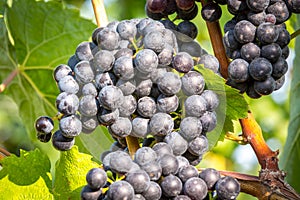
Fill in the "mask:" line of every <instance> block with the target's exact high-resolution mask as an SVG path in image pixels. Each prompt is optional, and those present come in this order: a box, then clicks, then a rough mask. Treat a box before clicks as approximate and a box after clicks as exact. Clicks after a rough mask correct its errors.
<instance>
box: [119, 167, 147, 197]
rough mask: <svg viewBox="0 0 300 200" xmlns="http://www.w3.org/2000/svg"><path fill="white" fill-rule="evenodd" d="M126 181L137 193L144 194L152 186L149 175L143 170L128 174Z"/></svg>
mask: <svg viewBox="0 0 300 200" xmlns="http://www.w3.org/2000/svg"><path fill="white" fill-rule="evenodd" d="M125 181H127V182H128V183H130V185H131V186H132V187H133V189H134V192H135V193H142V192H144V191H145V190H146V189H147V187H148V186H149V184H150V178H149V176H148V174H147V173H146V172H145V171H144V170H141V169H138V170H134V171H130V172H128V173H127V174H126V178H125Z"/></svg>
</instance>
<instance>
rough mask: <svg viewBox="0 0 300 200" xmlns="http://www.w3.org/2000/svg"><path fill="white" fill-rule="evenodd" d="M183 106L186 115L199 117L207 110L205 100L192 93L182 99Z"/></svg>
mask: <svg viewBox="0 0 300 200" xmlns="http://www.w3.org/2000/svg"><path fill="white" fill-rule="evenodd" d="M184 107H185V113H186V115H187V116H191V117H201V116H202V115H203V114H204V113H205V111H206V110H207V102H206V100H205V99H204V98H203V97H202V96H200V95H192V96H189V97H188V98H187V99H186V100H185V101H184Z"/></svg>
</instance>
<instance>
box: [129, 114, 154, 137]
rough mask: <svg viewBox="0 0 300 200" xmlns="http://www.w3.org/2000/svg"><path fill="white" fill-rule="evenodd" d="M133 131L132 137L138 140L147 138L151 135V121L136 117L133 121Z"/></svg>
mask: <svg viewBox="0 0 300 200" xmlns="http://www.w3.org/2000/svg"><path fill="white" fill-rule="evenodd" d="M131 124H132V131H131V133H130V135H132V136H134V137H138V138H145V137H146V136H147V134H148V133H150V129H149V119H146V118H142V117H136V118H134V119H133V120H132V122H131Z"/></svg>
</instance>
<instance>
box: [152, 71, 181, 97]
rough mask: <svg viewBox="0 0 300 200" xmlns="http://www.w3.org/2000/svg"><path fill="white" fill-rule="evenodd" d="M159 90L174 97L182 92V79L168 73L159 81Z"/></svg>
mask: <svg viewBox="0 0 300 200" xmlns="http://www.w3.org/2000/svg"><path fill="white" fill-rule="evenodd" d="M157 86H158V88H159V90H160V91H161V92H162V93H163V94H165V95H174V94H176V93H178V92H179V91H180V88H181V81H180V77H179V76H178V75H177V74H174V73H173V72H166V73H165V74H164V76H163V77H161V78H160V79H159V80H158V81H157Z"/></svg>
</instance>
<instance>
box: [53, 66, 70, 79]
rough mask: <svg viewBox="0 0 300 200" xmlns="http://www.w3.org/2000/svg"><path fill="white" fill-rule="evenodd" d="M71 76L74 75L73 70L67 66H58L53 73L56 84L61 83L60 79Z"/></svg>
mask: <svg viewBox="0 0 300 200" xmlns="http://www.w3.org/2000/svg"><path fill="white" fill-rule="evenodd" d="M71 74H72V69H71V68H70V67H69V66H68V65H65V64H60V65H58V66H57V67H56V68H55V69H54V71H53V77H54V79H55V81H56V82H59V81H60V79H62V78H63V77H65V76H67V75H71Z"/></svg>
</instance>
